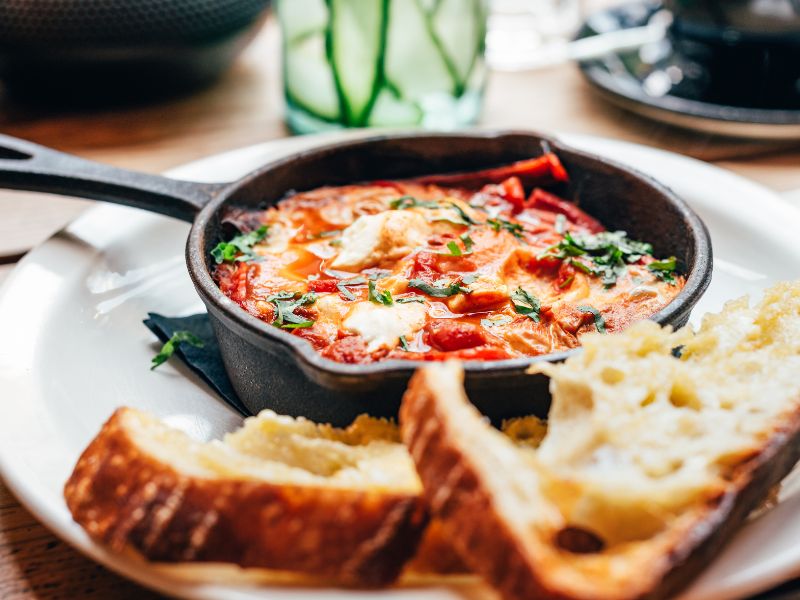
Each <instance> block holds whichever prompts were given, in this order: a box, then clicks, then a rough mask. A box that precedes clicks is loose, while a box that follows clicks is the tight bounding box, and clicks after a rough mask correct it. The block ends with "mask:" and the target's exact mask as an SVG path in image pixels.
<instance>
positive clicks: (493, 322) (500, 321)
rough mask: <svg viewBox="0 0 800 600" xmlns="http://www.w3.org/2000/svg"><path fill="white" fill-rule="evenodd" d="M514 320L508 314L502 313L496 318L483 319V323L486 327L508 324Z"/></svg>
mask: <svg viewBox="0 0 800 600" xmlns="http://www.w3.org/2000/svg"><path fill="white" fill-rule="evenodd" d="M513 320H514V319H512V318H511V317H509V316H508V315H500V316H499V317H496V318H494V319H481V325H483V326H484V327H497V326H499V325H508V324H509V323H511V321H513Z"/></svg>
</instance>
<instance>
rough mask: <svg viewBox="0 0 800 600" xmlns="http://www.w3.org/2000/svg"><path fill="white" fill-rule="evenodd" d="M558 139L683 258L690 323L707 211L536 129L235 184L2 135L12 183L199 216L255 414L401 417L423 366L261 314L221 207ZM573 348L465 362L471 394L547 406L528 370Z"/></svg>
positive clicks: (203, 249)
mask: <svg viewBox="0 0 800 600" xmlns="http://www.w3.org/2000/svg"><path fill="white" fill-rule="evenodd" d="M543 141H546V142H547V143H548V144H549V145H550V147H551V148H552V149H553V151H555V152H556V153H557V154H558V155H559V157H560V158H561V160H562V162H563V163H564V166H565V167H566V169H567V171H568V172H569V174H570V183H569V185H568V186H567V188H566V189H564V190H561V191H562V193H563V194H565V195H566V197H568V198H573V199H576V200H578V201H579V202H580V206H581V208H583V209H584V210H586V211H587V212H588V213H590V214H591V215H593V216H595V217H597V218H598V219H599V220H600V221H601V222H602V223H603V224H604V225H605V226H606V227H607V228H608V229H611V230H614V229H623V230H625V231H627V232H628V234H629V235H630V236H631V237H633V238H635V239H641V240H645V241H649V242H651V243H652V244H653V248H654V250H655V253H656V255H658V256H670V255H675V256H676V257H677V258H678V259H679V263H680V268H681V270H682V272H684V273H686V274H687V275H688V276H687V282H686V287H685V288H684V289H683V290H682V291H681V292H680V294H678V296H677V297H676V298H675V299H674V300H673V301H672V302H671V303H670V304H669V305H667V306H666V307H665V308H664V309H663V310H661V311H660V312H659V313H657V314H656V315H654V316H653V317H652V318H653V320H654V321H656V322H658V323H661V324H665V325H666V324H670V325H673V326H680V325H683V324H685V323H686V321H687V319H688V318H689V312H690V310H691V309H692V307H693V306H694V305H695V304H696V302H697V301H698V300H699V298H700V296H701V295H702V294H703V292H704V291H705V289H706V287H707V286H708V284H709V281H710V278H711V242H710V240H709V236H708V232H707V230H706V228H705V226H704V225H703V223H702V222H701V221H700V219H699V218H698V217H697V215H696V214H695V213H694V212H693V211H692V210H691V209H690V208H689V207H688V206H687V205H686V204H685V203H684V202H683V201H682V200H680V199H679V198H677V197H676V196H675V195H674V194H673V193H672V192H671V191H669V190H668V189H666V188H665V187H663V186H661V185H659V184H658V183H656V182H655V181H653V180H651V179H649V178H648V177H645V176H644V175H642V174H640V173H638V172H636V171H633V170H631V169H629V168H626V167H623V166H620V165H617V164H616V163H613V162H611V161H607V160H605V159H603V158H600V157H596V156H592V155H590V154H586V153H584V152H579V151H577V150H573V149H571V148H568V147H566V146H563V145H562V144H561V143H559V142H558V141H555V140H552V139H546V138H543V137H541V136H539V135H536V134H533V133H524V132H514V131H511V132H480V133H463V134H431V133H418V134H399V135H398V134H393V135H383V136H378V137H372V138H367V139H360V140H356V141H346V142H341V143H337V144H332V145H328V146H324V147H319V148H315V149H313V150H307V151H303V152H299V153H296V154H293V155H291V156H289V157H287V158H283V159H280V160H277V161H274V162H272V163H270V164H267V165H265V166H263V167H261V168H260V169H258V170H256V171H254V172H253V173H251V174H249V175H247V176H245V177H243V178H242V179H240V180H238V181H235V182H233V183H226V184H207V183H190V182H186V181H177V180H173V179H167V178H164V177H158V176H154V175H145V174H142V173H135V172H130V171H124V170H121V169H116V168H113V167H108V166H104V165H100V164H97V163H93V162H89V161H85V160H82V159H79V158H76V157H72V156H69V155H66V154H61V153H59V152H56V151H53V150H49V149H46V148H43V147H41V146H37V145H35V144H31V143H28V142H24V141H21V140H17V139H14V138H11V137H7V136H0V186H5V187H8V188H14V189H22V190H30V191H40V192H52V193H58V194H69V195H74V196H81V197H84V198H91V199H95V200H104V201H107V202H114V203H117V204H125V205H128V206H134V207H138V208H144V209H146V210H150V211H153V212H157V213H161V214H164V215H168V216H171V217H176V218H178V219H183V220H185V221H190V222H193V225H192V229H191V231H190V233H189V239H188V241H187V245H186V262H187V266H188V269H189V273H190V275H191V277H192V281H193V282H194V285H195V288H196V289H197V292H198V294H199V295H200V297H201V298H202V300H203V302H204V303H205V304H206V306H207V308H208V313H209V316H210V319H211V323H212V325H213V327H214V331H215V333H216V336H217V339H218V341H219V346H220V350H221V353H222V358H223V361H224V363H225V368H226V370H227V372H228V375H229V376H230V379H231V382H232V383H233V387H234V389H235V390H236V392H237V394H238V395H239V397H240V398H241V399H242V401H243V402H244V404H245V405H246V406H247V407H248V408H249V409H250V410H252V411H253V412H254V413H255V412H257V411H259V410H260V409H263V408H272V409H273V410H275V411H277V412H278V413H282V414H289V415H303V416H306V417H308V418H310V419H314V420H316V421H329V422H332V423H334V424H339V425H341V424H345V423H348V422H350V421H351V420H352V419H353V418H354V417H355V416H356V415H358V414H359V413H362V412H368V413H371V414H374V415H386V416H390V415H394V414H396V411H397V408H398V405H399V401H400V397H401V395H402V392H403V390H404V389H405V386H406V382H407V381H408V378H409V377H410V376H411V373H412V372H413V370H414V369H415V368H416V367H418V366H419V362H416V361H414V362H412V361H403V360H390V361H384V362H378V363H374V364H368V365H349V364H341V363H337V362H333V361H331V360H328V359H325V358H322V357H321V356H320V355H319V354H318V353H317V352H316V351H314V350H313V348H312V347H311V345H310V344H308V343H307V342H306V341H305V340H302V339H301V338H298V337H295V336H292V335H290V334H288V333H286V332H284V331H281V330H279V329H277V328H275V327H272V326H271V325H269V324H267V323H264V322H263V321H260V320H259V319H257V318H255V317H253V316H252V315H250V314H248V313H247V312H246V311H244V310H243V309H242V308H240V307H239V306H238V305H236V304H235V303H233V302H232V301H231V300H229V299H228V298H227V297H226V296H224V295H223V294H222V292H220V290H219V288H218V287H217V285H216V284H215V283H214V281H213V280H212V278H211V275H210V271H209V269H210V267H211V266H212V262H211V260H210V256H209V252H210V250H211V248H213V247H214V246H215V245H216V244H217V242H218V241H219V240H220V237H221V234H222V225H221V222H220V213H221V209H222V208H223V207H225V206H228V205H231V204H237V205H243V206H252V207H261V206H264V205H270V204H274V203H275V202H277V201H278V200H279V199H280V198H281V197H282V196H283V195H284V194H285V193H286V192H287V191H289V190H307V189H312V188H316V187H319V186H321V185H327V184H333V185H336V184H345V183H353V182H358V181H368V180H376V179H394V178H403V177H409V176H414V175H422V174H429V173H445V172H451V171H469V170H474V169H478V168H485V167H489V166H494V165H499V164H507V163H510V162H513V161H515V160H520V159H524V158H530V157H533V156H537V155H540V154H541V153H542V142H543ZM568 354H569V352H561V353H557V354H550V355H547V356H541V357H536V358H518V359H510V360H503V361H495V362H478V361H471V362H467V363H465V370H466V385H467V390H468V392H469V394H470V398H471V399H472V401H473V402H474V403H475V404H476V405H478V407H479V408H480V409H481V410H482V411H483V412H484V413H485V414H487V415H488V416H490V417H491V418H492V419H493V420H495V421H497V420H499V419H502V418H506V417H509V416H514V415H519V414H522V413H530V412H532V411H533V412H539V413H543V412H544V411H546V410H547V405H548V401H549V396H548V394H547V389H546V380H545V378H544V377H543V376H535V377H531V376H529V375H526V374H525V370H526V369H527V367H529V366H530V365H531V363H534V362H538V361H543V360H547V361H554V360H563V359H564V358H565V357H566V356H567V355H568Z"/></svg>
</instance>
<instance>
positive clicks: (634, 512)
mask: <svg viewBox="0 0 800 600" xmlns="http://www.w3.org/2000/svg"><path fill="white" fill-rule="evenodd" d="M679 346H682V347H683V351H682V355H681V357H680V358H678V357H676V356H675V355H674V354H673V349H675V348H676V347H679ZM542 370H544V371H545V372H546V373H548V374H549V375H550V377H551V386H550V388H551V393H552V397H553V399H552V407H551V410H550V415H549V422H548V427H547V432H546V433H545V435H544V437H543V439H542V440H541V443H540V445H538V447H528V448H523V447H520V446H519V445H515V444H512V443H510V442H509V439H508V437H507V436H504V435H501V434H500V433H499V432H497V431H496V430H494V429H492V428H491V426H490V425H489V424H488V423H487V422H486V421H485V420H484V419H483V418H482V417H481V415H480V414H479V413H478V412H477V411H476V410H475V409H474V408H473V407H472V405H470V404H469V403H468V400H467V398H466V396H465V394H464V391H463V386H462V377H463V374H462V371H461V368H460V367H459V366H458V365H457V364H446V365H439V366H431V367H428V368H426V369H424V370H422V371H420V372H418V373H417V374H416V375H415V376H414V378H413V380H412V382H411V385H410V387H409V390H408V391H407V393H406V395H405V398H404V400H403V404H402V407H401V412H400V423H401V431H402V435H403V440H404V442H405V443H406V444H407V445H408V446H409V449H410V451H411V455H412V457H413V458H414V461H415V464H416V465H417V471H418V473H419V475H420V478H421V479H422V482H423V486H424V488H425V495H426V497H427V499H428V501H429V506H430V509H431V510H432V512H433V514H434V515H436V516H437V517H438V518H440V519H441V521H442V523H443V528H444V534H445V536H446V537H447V539H448V540H449V541H451V542H452V543H453V544H454V545H455V547H456V549H457V550H458V551H459V553H460V554H461V555H462V557H463V558H464V559H465V561H466V562H467V564H468V565H469V566H470V567H471V568H472V569H474V570H475V572H477V573H479V574H481V575H482V576H483V577H484V578H485V579H486V580H487V581H488V582H489V583H491V584H492V585H493V586H494V587H496V588H497V589H498V590H499V591H500V592H501V593H502V595H503V596H504V597H505V598H509V599H511V598H514V599H519V598H568V599H590V598H591V599H592V600H604V599H608V600H611V599H613V600H626V599H633V598H665V597H668V596H670V595H672V594H673V593H675V592H676V591H677V590H679V589H680V588H682V587H683V586H685V585H686V584H687V583H689V582H690V581H691V579H692V578H693V577H694V576H695V575H696V574H697V573H698V572H699V571H700V570H701V569H702V568H703V567H704V566H705V565H706V564H707V563H708V562H709V561H710V559H711V558H712V557H713V555H714V554H715V553H716V552H718V551H719V549H720V548H721V547H722V546H723V545H724V544H725V542H727V541H728V540H729V539H730V538H731V536H732V535H733V534H734V533H735V532H736V530H737V528H738V527H739V526H740V524H741V523H742V521H743V520H744V519H745V518H746V517H747V515H748V513H750V511H751V510H752V509H753V508H755V507H757V506H758V505H759V503H761V502H762V501H763V500H764V498H765V497H767V496H768V494H769V493H770V489H771V488H772V487H773V486H774V485H775V484H776V483H777V482H779V481H780V480H781V479H782V478H783V477H784V476H785V475H786V474H787V473H788V472H789V471H790V470H791V468H792V466H793V465H794V464H795V463H796V462H797V460H798V457H800V378H798V376H797V374H798V373H799V372H800V283H798V284H782V285H779V286H777V287H775V288H773V289H772V290H769V291H768V292H767V294H766V296H765V299H764V301H763V302H762V303H761V304H760V305H759V306H757V307H755V308H751V307H750V306H749V305H748V303H747V302H746V301H745V300H740V301H736V302H733V303H729V305H728V306H726V308H725V310H724V311H723V312H722V313H721V314H719V315H716V316H711V317H707V318H706V320H705V321H704V323H703V326H702V328H701V329H700V331H699V332H698V333H697V334H696V335H693V334H692V333H691V332H690V331H689V330H682V331H679V332H676V333H673V332H671V331H670V330H669V329H664V330H662V329H660V328H659V327H658V326H657V325H656V324H654V323H651V322H645V323H640V324H638V325H635V326H633V327H632V328H630V329H629V330H627V331H626V332H624V333H621V334H618V335H613V336H612V335H609V336H602V335H596V336H588V337H586V338H584V350H583V351H582V352H581V353H579V354H577V355H576V356H574V357H572V358H570V359H569V360H567V361H566V363H564V364H562V365H549V366H545V367H543V368H542Z"/></svg>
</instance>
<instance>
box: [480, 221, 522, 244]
mask: <svg viewBox="0 0 800 600" xmlns="http://www.w3.org/2000/svg"><path fill="white" fill-rule="evenodd" d="M486 223H488V224H489V227H491V228H492V229H493V230H494V231H500V230H501V229H505V230H506V231H508V232H509V233H510V234H511V235H513V236H514V237H515V238H517V239H518V240H521V239H524V238H523V235H522V234H523V232H524V231H525V228H524V227H522V225H520V224H519V223H512V222H511V221H506V220H505V219H488V220H487V221H486Z"/></svg>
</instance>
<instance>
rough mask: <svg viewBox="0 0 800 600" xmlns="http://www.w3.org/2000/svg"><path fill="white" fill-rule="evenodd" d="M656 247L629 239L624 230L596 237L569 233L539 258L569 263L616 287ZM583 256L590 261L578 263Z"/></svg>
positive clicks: (598, 234)
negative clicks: (632, 266)
mask: <svg viewBox="0 0 800 600" xmlns="http://www.w3.org/2000/svg"><path fill="white" fill-rule="evenodd" d="M652 254H653V247H652V246H651V245H650V244H647V243H645V242H637V241H635V240H631V239H629V238H628V237H627V234H626V233H625V232H624V231H603V232H601V233H597V234H594V235H585V236H574V235H572V234H571V233H570V232H568V231H565V232H564V237H563V239H562V240H561V241H560V242H559V243H558V244H554V245H553V246H550V247H549V248H548V249H547V250H545V251H544V252H543V253H542V254H540V255H539V258H556V259H559V260H565V261H566V260H568V261H569V264H571V265H572V266H573V267H575V268H576V269H578V270H580V271H583V272H584V273H586V274H588V275H593V276H595V277H600V278H602V281H603V285H605V286H606V287H612V286H613V285H615V284H616V283H617V278H619V277H621V276H622V275H624V274H625V272H626V271H627V268H628V267H627V265H629V264H633V263H635V262H638V261H639V260H641V258H642V257H643V256H651V255H652ZM578 256H580V257H582V258H584V259H585V260H587V261H589V264H587V262H584V261H583V260H575V257H578ZM662 262H663V261H662Z"/></svg>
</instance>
